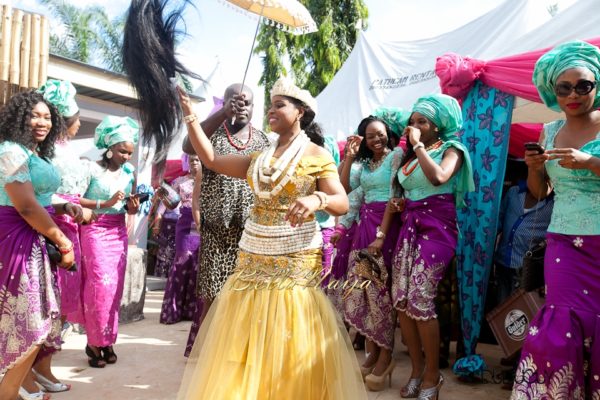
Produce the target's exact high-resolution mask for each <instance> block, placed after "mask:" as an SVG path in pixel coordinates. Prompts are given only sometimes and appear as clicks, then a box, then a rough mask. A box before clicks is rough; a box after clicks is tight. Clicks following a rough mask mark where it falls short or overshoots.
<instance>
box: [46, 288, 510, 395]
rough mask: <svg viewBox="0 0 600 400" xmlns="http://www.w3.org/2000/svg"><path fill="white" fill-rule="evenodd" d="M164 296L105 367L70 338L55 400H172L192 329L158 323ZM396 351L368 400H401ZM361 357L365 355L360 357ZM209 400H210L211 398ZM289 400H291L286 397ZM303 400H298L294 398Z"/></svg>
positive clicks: (59, 362)
mask: <svg viewBox="0 0 600 400" xmlns="http://www.w3.org/2000/svg"><path fill="white" fill-rule="evenodd" d="M162 294H163V292H160V291H155V292H148V293H147V295H146V307H145V309H144V314H145V317H146V318H145V319H144V320H142V321H139V322H134V323H131V324H127V325H122V326H121V329H120V333H119V338H118V341H117V345H116V346H115V351H116V352H117V354H118V356H119V361H118V362H117V364H115V365H108V366H107V367H106V368H104V369H95V368H90V367H89V366H88V364H87V357H86V356H85V354H84V351H83V349H84V348H85V335H79V334H76V333H73V334H71V335H70V336H69V337H68V338H67V340H66V343H65V344H64V346H63V350H62V352H61V353H59V354H58V355H56V356H55V359H54V362H53V364H54V371H55V375H56V376H57V377H58V378H59V379H61V380H62V381H63V382H65V383H70V384H72V385H73V388H72V389H71V390H70V391H69V392H64V393H56V394H54V395H53V396H52V398H53V399H55V400H75V399H77V400H82V399H83V400H95V399H100V400H121V399H122V400H136V399H140V400H142V399H143V400H170V399H174V398H175V396H176V392H177V389H178V387H179V381H180V378H181V374H182V371H183V368H184V365H185V358H184V357H183V348H184V345H185V342H186V340H187V335H188V331H189V327H190V323H189V322H181V323H178V324H175V325H160V324H159V323H158V313H159V311H160V305H161V302H162ZM403 350H404V349H398V351H397V354H395V358H396V359H397V366H396V369H395V371H394V374H393V377H392V388H390V389H387V390H386V391H384V392H379V393H369V399H370V400H375V399H377V400H391V399H395V400H396V399H399V398H400V396H399V390H400V386H401V385H402V384H404V383H405V381H406V380H407V377H408V375H409V372H410V371H409V368H410V367H409V361H408V356H407V355H406V354H405V353H404V351H403ZM479 350H480V351H481V352H482V353H483V354H484V355H485V358H486V361H487V362H488V364H490V365H491V366H495V367H496V369H498V367H497V363H498V360H499V358H500V357H501V356H502V354H501V352H500V349H499V348H497V346H487V345H482V346H480V349H479ZM359 357H360V358H362V357H363V355H362V354H359ZM444 373H445V376H446V383H445V384H444V387H443V389H442V392H441V395H440V398H443V399H446V400H448V399H450V400H452V399H456V400H459V399H460V400H464V399H486V400H505V399H508V398H509V392H508V391H505V390H502V389H501V388H500V385H499V384H493V383H488V384H465V383H461V382H459V381H458V380H457V379H456V378H455V377H454V376H453V375H452V373H451V372H450V370H445V372H444ZM211 400H212V399H211ZM285 400H290V399H285ZM292 400H295V399H292ZM298 400H302V399H298Z"/></svg>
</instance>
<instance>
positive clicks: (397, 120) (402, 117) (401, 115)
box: [371, 107, 410, 137]
mask: <svg viewBox="0 0 600 400" xmlns="http://www.w3.org/2000/svg"><path fill="white" fill-rule="evenodd" d="M371 115H373V116H374V117H377V118H381V119H382V120H383V121H385V123H386V124H387V126H389V127H390V129H391V130H392V132H391V133H393V134H394V135H395V136H396V137H400V136H402V132H404V128H406V125H408V119H409V118H410V112H408V111H405V110H403V109H401V108H398V107H378V108H377V109H376V110H375V111H373V113H372V114H371Z"/></svg>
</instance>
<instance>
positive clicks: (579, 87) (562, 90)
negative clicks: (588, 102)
mask: <svg viewBox="0 0 600 400" xmlns="http://www.w3.org/2000/svg"><path fill="white" fill-rule="evenodd" d="M595 87H596V82H592V81H588V80H586V79H582V80H580V81H579V82H577V84H576V85H571V84H570V83H569V82H559V83H557V84H556V86H554V93H556V95H557V96H559V97H567V96H569V95H570V94H571V93H572V92H573V90H575V93H577V94H578V95H580V96H585V95H586V94H588V93H590V92H591V91H592V90H594V88H595Z"/></svg>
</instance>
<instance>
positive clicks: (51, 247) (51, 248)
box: [45, 238, 77, 272]
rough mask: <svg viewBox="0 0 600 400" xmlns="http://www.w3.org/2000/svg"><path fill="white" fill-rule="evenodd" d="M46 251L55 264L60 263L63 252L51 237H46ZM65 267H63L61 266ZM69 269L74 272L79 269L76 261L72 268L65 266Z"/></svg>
mask: <svg viewBox="0 0 600 400" xmlns="http://www.w3.org/2000/svg"><path fill="white" fill-rule="evenodd" d="M45 241H46V253H47V254H48V258H49V259H50V262H51V263H52V264H53V265H59V264H60V261H61V260H62V254H61V253H60V250H59V248H58V246H57V245H56V243H54V242H53V241H51V240H50V239H48V238H46V239H45ZM61 268H63V267H61ZM65 269H66V270H68V271H71V272H74V271H77V265H76V264H75V263H73V265H72V266H71V267H70V268H65Z"/></svg>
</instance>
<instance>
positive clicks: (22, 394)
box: [19, 387, 46, 400]
mask: <svg viewBox="0 0 600 400" xmlns="http://www.w3.org/2000/svg"><path fill="white" fill-rule="evenodd" d="M45 394H46V393H44V392H42V391H41V390H40V391H39V392H35V393H29V392H28V391H27V390H25V388H23V387H20V388H19V398H20V399H22V400H44V395H45Z"/></svg>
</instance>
